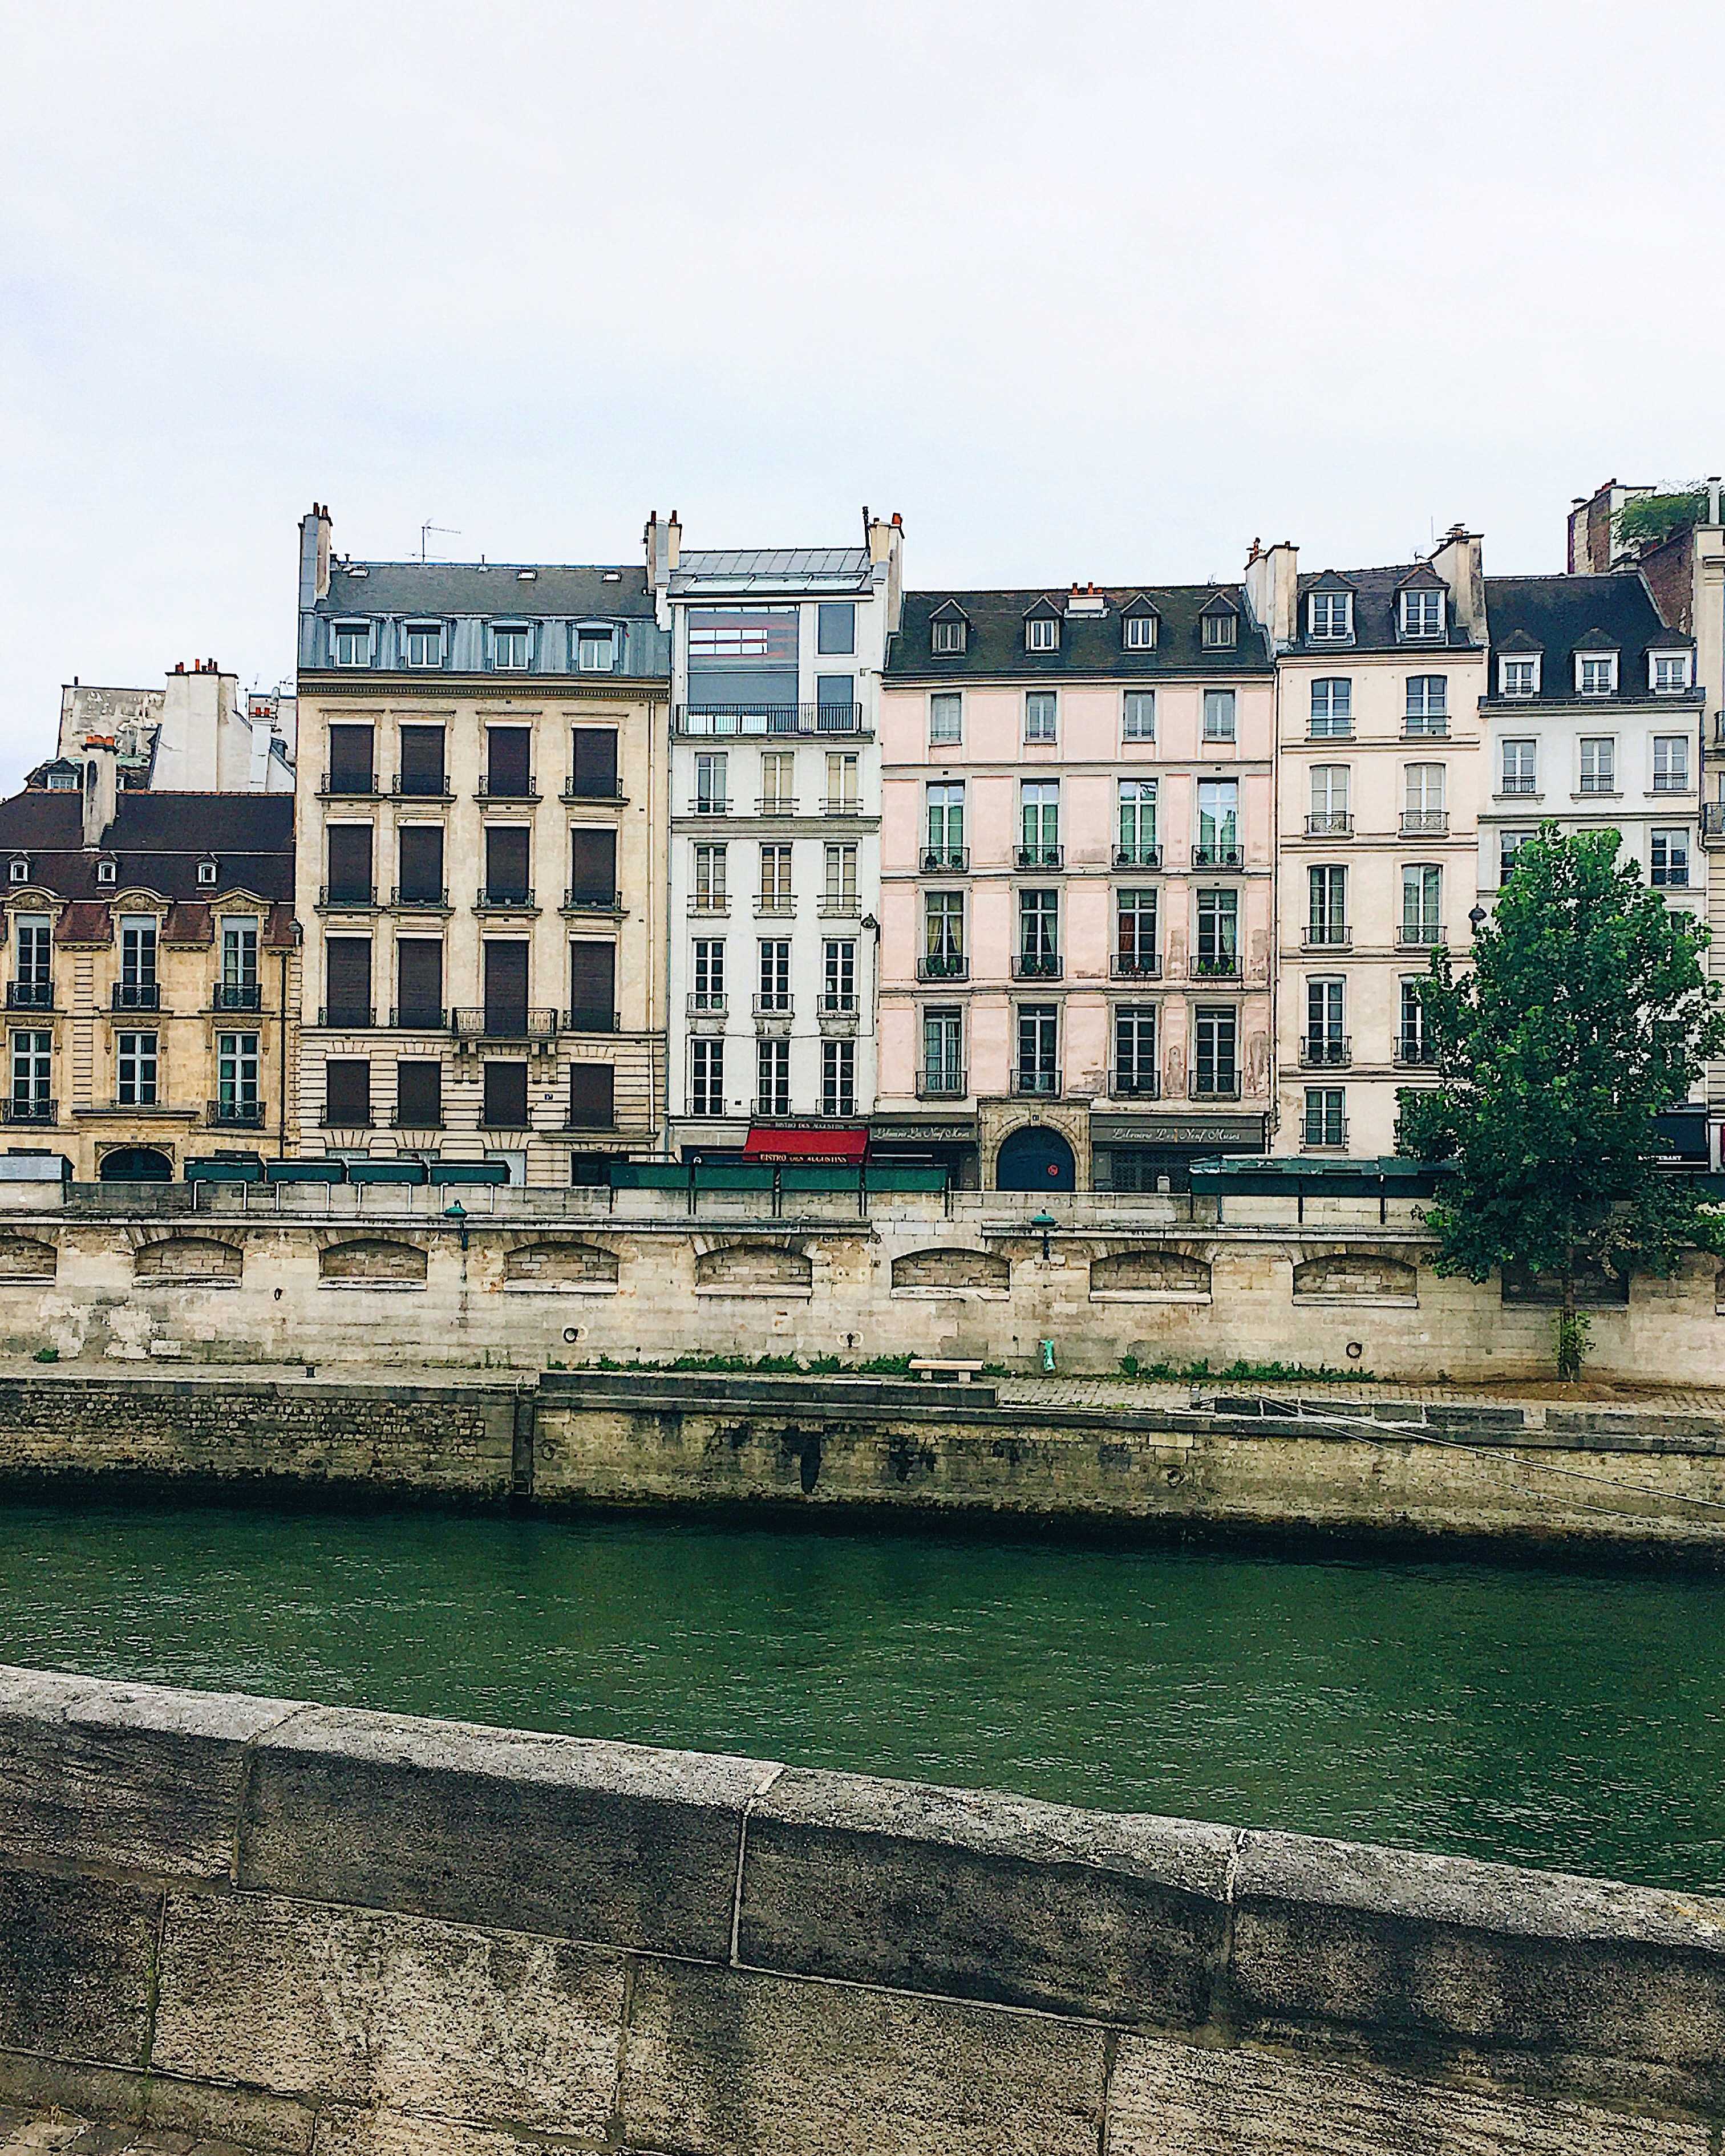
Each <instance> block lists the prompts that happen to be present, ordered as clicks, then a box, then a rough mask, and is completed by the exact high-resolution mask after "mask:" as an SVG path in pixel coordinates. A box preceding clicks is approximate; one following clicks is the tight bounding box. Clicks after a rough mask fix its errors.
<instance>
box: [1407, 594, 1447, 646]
mask: <svg viewBox="0 0 1725 2156" xmlns="http://www.w3.org/2000/svg"><path fill="white" fill-rule="evenodd" d="M1401 609H1402V613H1401V633H1402V636H1403V638H1404V640H1409V639H1419V638H1421V637H1434V636H1441V635H1442V634H1443V633H1444V595H1443V593H1441V592H1434V591H1420V592H1404V593H1402V594H1401Z"/></svg>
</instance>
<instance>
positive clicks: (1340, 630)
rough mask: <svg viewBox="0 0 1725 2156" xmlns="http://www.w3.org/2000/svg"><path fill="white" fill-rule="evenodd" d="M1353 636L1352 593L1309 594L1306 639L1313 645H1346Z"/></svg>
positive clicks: (1307, 597)
mask: <svg viewBox="0 0 1725 2156" xmlns="http://www.w3.org/2000/svg"><path fill="white" fill-rule="evenodd" d="M1306 637H1307V642H1308V643H1311V644H1346V643H1348V641H1349V640H1350V639H1351V638H1352V637H1353V593H1352V592H1308V593H1307V595H1306Z"/></svg>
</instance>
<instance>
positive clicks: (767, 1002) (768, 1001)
mask: <svg viewBox="0 0 1725 2156" xmlns="http://www.w3.org/2000/svg"><path fill="white" fill-rule="evenodd" d="M790 1007H791V947H790V945H789V943H788V942H785V941H783V939H782V938H779V937H768V938H766V939H765V941H763V942H762V945H761V987H760V993H759V996H758V998H757V1003H756V1009H757V1010H759V1011H762V1012H763V1013H767V1012H774V1011H788V1009H790Z"/></svg>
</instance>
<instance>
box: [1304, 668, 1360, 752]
mask: <svg viewBox="0 0 1725 2156" xmlns="http://www.w3.org/2000/svg"><path fill="white" fill-rule="evenodd" d="M1308 731H1310V732H1311V734H1312V736H1313V737H1315V738H1316V739H1317V740H1319V741H1322V740H1324V739H1325V738H1326V737H1327V738H1329V739H1331V740H1335V739H1338V738H1341V737H1346V736H1347V735H1348V734H1351V733H1352V732H1353V682H1352V681H1351V680H1349V679H1348V677H1347V676H1346V675H1340V674H1335V675H1319V676H1318V677H1317V680H1314V681H1313V683H1312V721H1311V725H1310V727H1309V729H1308Z"/></svg>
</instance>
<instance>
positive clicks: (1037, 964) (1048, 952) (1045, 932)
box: [1019, 891, 1060, 979]
mask: <svg viewBox="0 0 1725 2156" xmlns="http://www.w3.org/2000/svg"><path fill="white" fill-rule="evenodd" d="M1019 973H1021V974H1024V975H1027V976H1028V975H1034V974H1046V975H1047V976H1048V977H1049V978H1050V979H1058V978H1059V977H1060V893H1059V892H1058V891H1020V892H1019Z"/></svg>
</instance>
